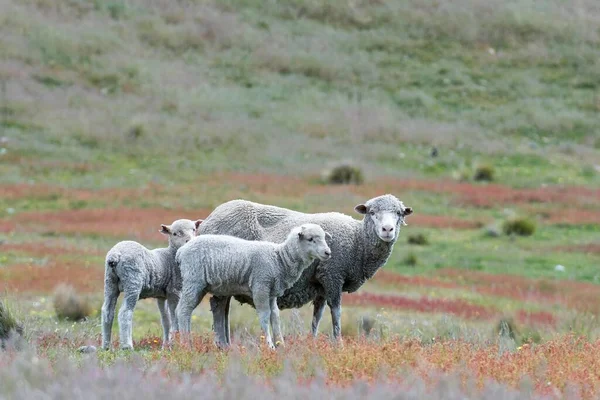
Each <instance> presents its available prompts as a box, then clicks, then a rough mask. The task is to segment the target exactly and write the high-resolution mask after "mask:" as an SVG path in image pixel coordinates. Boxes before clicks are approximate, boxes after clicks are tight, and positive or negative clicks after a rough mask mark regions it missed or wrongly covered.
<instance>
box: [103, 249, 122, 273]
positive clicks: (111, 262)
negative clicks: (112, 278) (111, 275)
mask: <svg viewBox="0 0 600 400" xmlns="http://www.w3.org/2000/svg"><path fill="white" fill-rule="evenodd" d="M119 261H121V253H110V254H109V255H107V256H106V266H107V267H109V268H111V269H115V268H116V267H117V265H119Z"/></svg>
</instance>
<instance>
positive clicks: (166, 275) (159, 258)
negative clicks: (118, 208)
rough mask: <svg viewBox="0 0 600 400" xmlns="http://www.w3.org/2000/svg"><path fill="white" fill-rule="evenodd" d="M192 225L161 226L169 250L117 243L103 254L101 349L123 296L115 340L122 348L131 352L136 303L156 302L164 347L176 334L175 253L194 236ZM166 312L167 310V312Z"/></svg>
mask: <svg viewBox="0 0 600 400" xmlns="http://www.w3.org/2000/svg"><path fill="white" fill-rule="evenodd" d="M200 223H201V220H198V221H196V222H194V221H191V220H188V219H181V220H177V221H175V222H173V224H171V225H162V228H161V232H162V233H163V234H165V235H168V236H169V247H166V248H159V249H153V250H150V249H148V248H146V247H145V246H143V245H141V244H139V243H138V242H134V241H131V240H125V241H122V242H119V243H117V244H116V245H115V246H113V247H112V248H111V249H110V250H109V251H108V253H107V254H106V260H105V271H104V304H103V305H102V347H103V348H104V349H108V348H109V347H110V342H111V328H112V324H113V320H114V312H115V307H116V303H117V298H118V297H119V294H120V293H121V292H123V293H124V299H123V305H122V307H121V309H120V310H119V336H120V337H119V339H120V344H121V347H122V348H133V338H132V319H133V310H134V308H135V305H136V303H137V301H138V300H139V299H146V298H156V299H157V304H158V308H159V311H160V314H161V322H162V326H163V339H164V343H167V342H168V340H169V331H170V330H171V328H172V329H173V330H177V329H178V326H177V319H176V316H175V307H177V302H178V301H179V292H180V290H181V282H180V281H179V279H178V278H179V275H178V274H176V273H175V272H176V267H177V264H176V263H175V254H176V253H177V250H178V249H179V248H180V247H181V246H182V245H183V244H185V243H186V242H187V241H189V240H190V239H191V238H193V237H194V236H195V232H196V229H197V226H198V225H199V224H200ZM166 307H168V308H169V310H167V308H166Z"/></svg>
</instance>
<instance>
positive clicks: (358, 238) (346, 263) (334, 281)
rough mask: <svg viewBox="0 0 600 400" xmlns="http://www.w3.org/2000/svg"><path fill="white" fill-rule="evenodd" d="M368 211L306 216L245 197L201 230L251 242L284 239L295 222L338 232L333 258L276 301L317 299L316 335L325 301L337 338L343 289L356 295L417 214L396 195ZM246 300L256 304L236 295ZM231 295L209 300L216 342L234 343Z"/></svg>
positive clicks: (296, 303)
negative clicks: (407, 220)
mask: <svg viewBox="0 0 600 400" xmlns="http://www.w3.org/2000/svg"><path fill="white" fill-rule="evenodd" d="M354 210H355V211H356V212H357V213H359V214H362V215H364V218H363V219H362V220H361V221H358V220H356V219H354V218H352V217H350V216H348V215H344V214H341V213H338V212H328V213H317V214H306V213H301V212H297V211H293V210H289V209H286V208H281V207H275V206H271V205H266V204H259V203H254V202H251V201H245V200H232V201H228V202H227V203H223V204H221V205H220V206H218V207H217V208H215V209H214V210H213V212H212V213H211V214H210V215H209V216H208V217H207V218H206V219H205V220H204V222H203V223H202V225H201V226H200V228H199V229H198V235H199V237H201V236H202V235H205V234H213V235H231V236H236V237H239V238H243V239H246V240H269V241H272V242H275V243H278V242H281V241H282V240H284V238H285V235H286V234H287V232H288V231H289V229H290V228H291V227H293V226H297V225H300V224H303V223H314V224H318V225H320V226H322V227H323V228H324V229H326V230H327V231H328V232H331V234H332V235H333V236H334V239H333V240H332V241H331V243H329V246H331V252H332V253H333V256H332V257H331V259H330V260H328V261H325V262H323V261H315V262H314V263H313V264H312V265H311V266H310V267H309V268H307V269H306V270H305V271H304V273H303V274H302V276H301V277H300V279H298V281H296V283H295V284H294V286H292V287H291V288H289V289H288V290H286V291H285V293H284V294H283V296H280V297H279V298H278V299H277V305H278V307H279V308H281V309H286V308H299V307H302V306H303V305H305V304H307V303H309V302H310V301H312V302H313V305H314V309H313V320H312V333H313V335H316V334H317V332H318V328H319V322H320V321H321V318H322V316H323V311H324V309H325V304H327V305H328V306H329V308H330V309H331V320H332V325H333V336H334V337H335V338H340V337H341V314H342V292H348V293H352V292H355V291H356V290H358V289H359V288H360V287H361V286H362V284H363V283H365V282H366V281H367V279H370V278H371V277H372V276H373V275H374V274H375V273H376V272H377V270H378V269H379V268H381V267H382V266H383V265H384V264H385V263H386V261H387V259H388V257H389V256H390V254H391V253H392V249H393V247H394V243H395V242H396V240H397V239H398V235H399V233H400V228H401V226H403V225H406V223H405V221H404V219H405V218H406V217H407V216H408V215H410V214H412V212H413V210H412V208H411V207H406V206H404V204H403V203H402V202H401V201H400V200H398V199H397V198H396V197H395V196H393V195H391V194H386V195H382V196H378V197H375V198H372V199H370V200H368V201H367V202H365V203H364V204H359V205H357V206H356V207H354ZM235 299H236V300H238V301H240V302H241V303H247V304H250V305H253V302H252V298H251V297H249V296H243V295H241V296H235ZM230 302H231V297H230V296H213V297H212V298H211V299H210V304H211V311H212V313H213V327H214V330H215V333H216V342H217V344H218V345H219V346H221V347H226V346H228V345H229V344H230V334H229V305H230Z"/></svg>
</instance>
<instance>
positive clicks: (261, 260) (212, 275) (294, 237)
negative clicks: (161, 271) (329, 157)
mask: <svg viewBox="0 0 600 400" xmlns="http://www.w3.org/2000/svg"><path fill="white" fill-rule="evenodd" d="M326 235H328V234H327V233H325V232H324V231H323V229H322V228H321V227H320V226H318V225H315V224H304V225H302V226H299V227H296V228H294V229H292V231H291V232H288V235H287V238H286V240H285V241H284V242H283V243H272V242H266V241H248V240H244V239H240V238H237V237H233V236H228V235H202V236H197V237H195V238H194V239H193V240H191V241H190V242H189V243H187V244H186V245H185V246H183V247H181V248H180V249H179V251H178V252H177V255H176V260H177V263H178V265H179V270H180V272H181V279H182V285H183V286H182V291H181V299H180V302H179V305H178V308H177V318H178V320H179V323H180V328H181V332H182V333H183V334H185V333H187V332H189V331H190V320H191V313H192V311H193V309H194V308H195V307H196V306H197V305H198V304H199V303H200V301H201V300H202V298H203V297H204V296H205V295H206V294H207V293H212V294H214V295H218V296H231V295H243V296H245V297H248V298H250V299H252V301H253V304H255V306H256V309H257V311H258V313H259V318H260V322H261V326H262V327H263V330H265V337H266V339H267V343H268V344H269V345H270V346H272V342H271V338H270V334H269V332H268V326H267V321H268V318H269V316H270V318H271V323H272V325H273V332H274V333H275V335H276V336H277V340H279V341H282V338H281V335H280V329H279V317H278V313H279V310H278V309H277V305H276V302H275V299H276V298H277V297H278V296H281V295H283V293H284V292H285V290H286V289H288V288H289V287H291V286H292V285H293V284H294V283H295V282H296V281H297V280H298V278H299V277H300V275H301V274H302V272H303V271H304V269H306V268H307V267H308V266H309V265H310V264H311V263H312V262H313V260H315V259H322V260H325V259H328V258H329V257H330V249H329V246H328V245H327V243H326V240H325V237H326ZM271 304H273V305H274V307H275V309H272V307H271ZM273 313H277V315H273Z"/></svg>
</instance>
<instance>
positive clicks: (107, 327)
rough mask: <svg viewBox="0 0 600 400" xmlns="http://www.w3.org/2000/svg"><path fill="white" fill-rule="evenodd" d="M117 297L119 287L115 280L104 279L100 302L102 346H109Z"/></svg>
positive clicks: (106, 347)
mask: <svg viewBox="0 0 600 400" xmlns="http://www.w3.org/2000/svg"><path fill="white" fill-rule="evenodd" d="M118 298H119V287H118V286H117V284H116V283H115V282H113V281H112V280H110V279H108V278H107V279H106V281H105V282H104V303H103V304H102V348H103V349H105V350H108V349H109V348H110V344H111V343H110V340H111V336H112V325H113V321H114V319H115V307H116V306H117V299H118Z"/></svg>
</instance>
